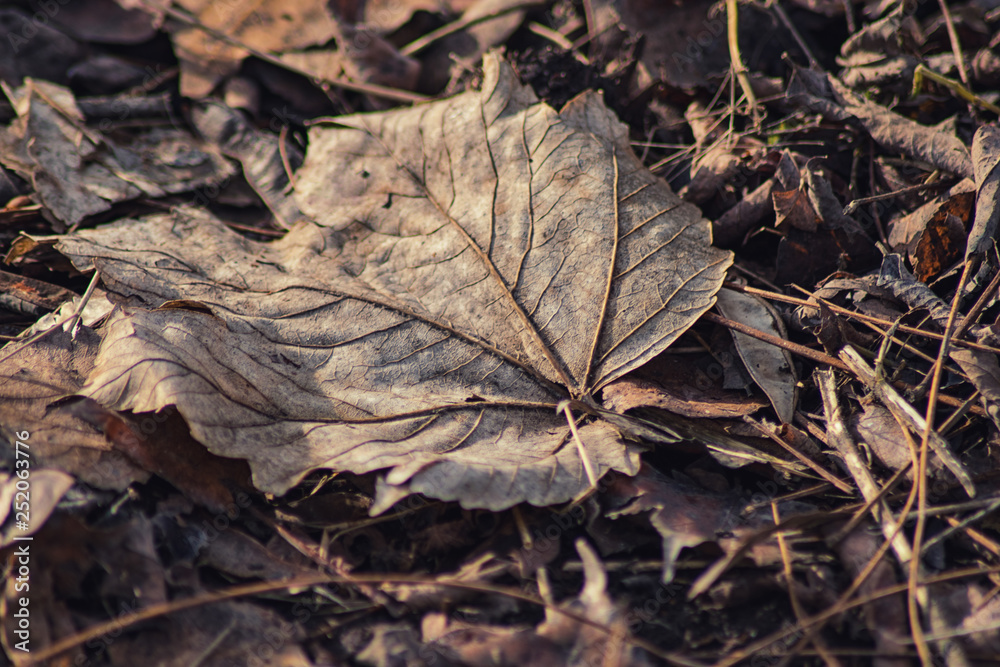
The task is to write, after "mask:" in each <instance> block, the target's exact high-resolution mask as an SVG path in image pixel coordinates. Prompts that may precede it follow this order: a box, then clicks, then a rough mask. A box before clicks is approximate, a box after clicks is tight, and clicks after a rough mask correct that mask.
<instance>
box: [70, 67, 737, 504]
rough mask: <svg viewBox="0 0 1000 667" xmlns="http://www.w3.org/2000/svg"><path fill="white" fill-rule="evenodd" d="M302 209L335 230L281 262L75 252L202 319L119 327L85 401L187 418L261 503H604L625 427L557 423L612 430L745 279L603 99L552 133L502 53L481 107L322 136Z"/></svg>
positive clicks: (232, 244)
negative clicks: (326, 480) (332, 485)
mask: <svg viewBox="0 0 1000 667" xmlns="http://www.w3.org/2000/svg"><path fill="white" fill-rule="evenodd" d="M297 198H298V201H299V205H300V208H301V210H302V211H303V212H304V213H306V214H307V215H311V216H313V217H314V218H316V219H317V221H318V222H319V223H320V225H321V226H316V225H311V224H303V225H299V226H297V227H295V228H294V229H293V230H292V231H291V232H290V233H289V234H288V235H287V236H286V237H285V238H284V239H282V240H281V241H279V242H276V243H273V244H270V245H267V244H260V243H254V242H251V241H247V240H245V239H243V238H241V237H239V236H237V235H235V234H234V233H232V232H230V231H228V230H227V229H226V228H225V227H224V226H223V225H222V224H220V223H219V222H218V221H216V220H214V219H212V218H210V217H209V216H208V215H207V214H202V213H198V212H196V211H184V212H183V213H179V214H178V215H176V216H174V215H157V216H151V217H149V218H146V219H144V220H139V221H135V220H129V221H124V222H121V223H118V224H116V225H111V226H108V227H104V228H100V229H97V230H93V231H86V232H80V233H79V234H75V235H72V236H66V237H63V238H62V240H61V241H60V245H59V248H60V249H61V251H62V252H64V253H66V254H67V255H69V256H71V257H72V259H73V260H74V261H75V262H76V263H77V265H78V266H80V267H87V266H91V265H96V266H98V267H100V269H101V275H102V278H103V279H104V280H105V282H106V284H107V285H108V287H109V289H110V290H111V291H112V292H114V293H115V294H117V296H118V299H119V301H127V302H129V303H130V304H135V305H143V306H146V307H156V306H159V305H161V304H162V303H163V302H165V301H174V300H187V301H189V302H198V303H199V304H201V307H200V308H198V309H194V310H191V309H185V308H177V309H170V310H165V309H164V310H159V311H150V310H145V309H144V308H135V307H126V308H123V309H121V310H119V311H118V312H117V313H116V314H114V315H113V316H112V317H111V318H110V319H109V321H108V324H107V326H106V328H105V329H104V341H103V345H102V347H101V353H100V355H99V358H98V360H97V363H96V365H95V369H94V372H93V373H91V375H90V377H89V380H88V385H87V388H86V390H85V393H86V395H88V396H90V397H91V398H94V399H95V400H97V401H98V402H100V403H102V404H104V405H105V406H106V407H108V408H109V409H115V410H128V409H131V410H133V411H137V412H147V411H155V410H158V409H160V408H162V407H164V406H167V405H175V406H176V407H177V409H178V411H179V412H180V413H181V415H182V416H183V417H184V418H185V419H186V420H187V422H188V424H189V425H190V427H191V432H192V435H194V437H195V438H196V439H198V440H199V441H201V442H202V443H204V444H205V445H207V446H208V448H209V450H210V451H212V452H213V453H215V454H219V455H222V456H228V457H236V458H245V459H247V460H248V461H249V463H250V466H251V468H252V470H253V475H254V482H255V484H256V486H257V487H258V488H259V489H261V490H264V491H267V492H271V493H279V494H280V493H284V492H285V491H287V490H288V489H289V488H291V487H292V486H293V485H295V484H296V483H297V482H298V481H299V480H301V479H302V477H304V476H305V475H306V474H308V473H309V472H310V471H312V470H314V469H317V468H334V469H339V470H349V471H352V472H355V473H364V472H368V471H373V470H379V469H389V472H388V473H387V475H386V477H385V483H384V484H382V485H381V488H380V491H379V496H380V497H379V499H378V500H377V502H376V504H375V506H374V508H373V511H374V512H376V513H377V512H380V511H383V510H385V509H386V508H387V507H389V506H390V505H391V504H392V503H393V502H395V500H396V499H398V498H399V497H401V496H405V495H407V494H410V493H425V494H427V495H430V496H432V497H435V498H440V499H446V500H459V501H460V502H461V503H462V504H463V505H464V506H466V507H482V508H487V509H494V510H498V509H501V508H504V507H509V506H511V505H513V504H516V503H519V502H524V501H527V502H530V503H532V504H535V505H549V504H553V503H558V502H563V501H566V500H569V499H571V498H573V497H576V496H577V495H579V494H580V493H582V492H584V491H586V490H587V489H588V488H589V487H590V486H591V483H592V481H591V479H590V477H591V475H590V474H589V473H588V471H587V470H586V467H587V465H588V462H589V464H591V465H592V466H593V472H594V474H595V475H596V476H599V475H600V474H602V473H603V472H605V471H607V470H608V469H612V468H613V469H616V470H619V471H622V472H627V473H633V472H635V470H636V469H637V464H638V455H637V451H636V449H635V447H634V446H633V445H628V444H626V443H625V441H624V440H623V439H622V437H621V435H620V434H619V431H618V429H617V428H616V427H615V426H613V425H612V424H611V423H610V422H608V421H607V419H612V420H613V421H615V422H616V423H619V424H628V423H629V419H628V418H625V417H620V416H616V415H612V414H605V415H604V418H601V419H595V418H593V417H587V418H585V419H581V420H580V421H579V424H578V425H574V427H575V428H577V430H578V433H579V441H577V440H576V438H575V436H574V435H573V433H572V431H571V429H570V428H569V425H568V424H567V421H566V416H565V415H564V414H557V413H556V408H557V406H559V405H560V404H561V402H562V401H564V400H566V399H572V400H573V401H574V402H573V403H572V406H573V409H574V410H576V411H577V413H578V417H581V416H582V415H579V412H580V411H581V410H582V411H583V413H588V414H589V413H597V412H598V410H597V408H598V407H599V406H598V405H597V403H596V401H595V399H594V398H593V395H594V393H595V392H596V391H597V390H599V389H600V388H601V387H603V386H604V385H605V384H607V383H609V382H611V381H612V380H614V379H616V378H618V377H620V376H622V375H624V374H625V373H627V372H629V371H630V370H633V369H635V368H637V367H638V366H640V365H642V364H643V363H645V362H646V361H648V360H649V359H651V358H653V357H654V356H656V355H657V354H659V353H660V352H662V351H663V350H664V349H665V348H666V347H667V346H668V345H670V343H671V342H673V341H674V340H675V339H676V338H677V337H678V336H680V335H681V333H683V331H684V330H685V329H686V328H687V327H688V326H690V325H691V324H692V323H693V322H694V321H695V320H696V319H697V318H698V317H699V316H700V315H701V314H702V313H703V312H705V310H706V309H708V308H709V307H711V306H712V304H713V303H714V300H715V293H716V292H717V290H718V289H719V286H720V284H721V281H722V278H723V275H724V273H725V270H726V268H727V267H728V265H729V263H730V262H731V256H730V254H729V253H728V252H723V251H721V250H717V249H715V248H712V247H711V246H710V228H709V224H708V222H707V221H705V220H704V219H703V218H701V216H700V215H699V214H698V212H697V209H695V208H694V207H693V206H689V205H686V204H684V203H683V202H681V201H680V200H679V199H678V198H677V197H676V195H674V194H673V193H672V192H671V191H670V190H669V188H668V187H667V186H666V185H665V184H664V183H663V182H662V181H660V180H659V179H657V178H656V177H655V176H653V175H652V174H651V173H650V172H649V171H647V170H646V169H645V168H644V167H643V166H642V164H641V163H640V161H639V160H638V158H636V156H635V155H634V154H633V153H632V152H631V149H630V148H629V147H628V133H627V132H626V129H625V127H624V126H623V125H622V124H621V123H619V121H618V120H617V119H616V118H615V117H614V115H613V114H612V113H611V112H610V111H609V110H608V109H607V107H605V106H604V104H603V103H602V101H601V99H600V96H599V95H597V94H593V93H584V94H583V95H581V96H579V97H578V98H576V99H575V100H573V101H571V102H570V103H569V104H568V105H567V106H566V107H565V108H564V109H563V110H562V111H561V112H558V113H557V112H556V111H555V110H553V109H552V108H551V107H549V106H548V105H546V104H544V103H540V102H538V101H537V100H536V98H535V96H534V95H533V94H532V92H531V91H530V90H529V89H527V88H525V87H522V86H521V85H519V84H518V83H517V81H516V79H515V77H514V74H513V72H512V71H511V69H510V68H509V67H508V66H507V65H506V64H504V63H502V62H501V61H500V59H499V58H497V57H495V56H491V57H488V58H487V60H486V63H485V83H484V86H483V90H482V92H469V93H466V94H463V95H460V96H458V97H455V98H452V99H448V100H443V101H440V102H436V103H434V104H428V105H425V106H418V107H415V108H413V109H405V110H401V111H393V112H387V113H380V114H371V115H364V116H352V117H344V118H339V119H337V120H336V125H335V126H319V127H315V128H314V129H313V130H312V131H311V135H310V149H309V154H308V155H307V156H306V161H305V164H304V165H303V167H302V169H300V170H299V172H298V174H297ZM220 258H225V259H224V261H220ZM206 309H207V310H209V311H211V313H212V314H211V315H209V314H207V313H206ZM581 450H585V451H586V456H585V457H581V455H580V451H581Z"/></svg>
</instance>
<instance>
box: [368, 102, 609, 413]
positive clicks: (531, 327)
mask: <svg viewBox="0 0 1000 667" xmlns="http://www.w3.org/2000/svg"><path fill="white" fill-rule="evenodd" d="M483 123H484V128H485V126H486V121H485V118H484V119H483ZM365 130H366V132H367V133H368V134H369V136H371V137H372V138H374V139H375V140H376V141H377V142H378V143H379V144H380V145H381V146H382V148H383V149H384V150H385V151H386V154H388V155H390V156H392V158H393V160H395V161H396V164H397V165H398V166H399V168H400V169H401V170H403V171H404V172H405V173H406V174H407V176H408V177H409V178H410V179H411V180H412V181H413V183H414V184H415V185H416V186H417V187H418V188H420V190H421V191H422V192H423V194H424V196H425V197H426V198H427V200H428V201H429V202H430V203H431V204H432V205H433V206H434V208H435V209H436V210H437V211H438V213H439V214H440V215H441V216H442V217H443V218H444V219H445V220H447V221H448V223H449V224H450V225H451V226H452V228H453V229H454V230H455V231H456V232H457V233H458V234H459V235H460V236H461V237H462V239H463V240H464V241H465V243H466V244H467V246H468V247H469V248H470V249H471V250H472V251H473V252H474V253H475V254H476V256H477V257H478V258H479V260H480V261H481V262H482V263H483V265H484V266H485V267H486V269H487V271H488V272H489V274H490V278H491V279H492V280H493V281H494V282H495V283H496V284H497V285H498V286H499V287H500V289H501V291H502V293H503V294H504V297H505V298H506V299H507V300H508V302H509V303H510V306H511V308H512V309H513V310H514V312H515V313H517V315H518V317H519V318H520V320H521V322H522V323H523V324H524V326H525V327H526V328H527V330H528V331H529V333H530V336H531V338H532V341H533V342H534V343H535V345H537V346H538V349H539V350H540V351H541V353H542V354H543V356H544V357H545V359H546V360H547V361H548V362H549V363H550V364H551V365H552V368H553V369H554V370H555V371H556V373H557V374H558V375H559V378H560V379H561V380H562V383H563V385H564V386H565V389H566V390H567V392H568V393H569V395H570V397H571V398H573V399H576V400H579V401H583V402H584V403H585V404H587V405H590V406H593V405H594V404H595V401H594V399H593V398H592V397H591V395H590V394H591V391H592V387H591V385H590V379H591V375H592V373H593V368H594V364H595V361H596V357H597V349H598V346H599V344H600V338H601V331H602V329H603V327H604V321H605V318H606V317H607V309H608V301H609V299H610V294H611V288H612V285H613V281H614V276H615V259H616V256H617V251H618V237H619V210H618V209H619V196H618V184H619V173H618V157H617V155H615V154H614V153H612V160H613V165H614V179H613V184H612V187H613V190H614V192H613V200H612V201H614V203H615V206H614V228H613V230H612V234H613V246H612V252H611V256H610V258H609V261H608V268H607V279H606V281H605V288H604V296H603V299H602V303H601V309H600V316H599V317H598V319H597V322H596V325H595V327H594V332H593V338H592V341H591V345H590V351H589V354H588V356H587V369H586V372H585V374H584V376H583V379H582V380H581V381H580V382H576V381H574V379H573V377H572V375H571V374H570V372H569V371H568V370H567V368H566V366H565V364H563V363H562V362H561V361H560V360H559V358H558V357H557V355H556V354H555V352H554V351H553V350H552V349H551V348H550V347H549V346H548V345H547V344H546V343H545V341H544V340H543V339H542V336H541V334H540V332H539V331H538V328H537V327H536V326H535V322H534V321H533V320H532V318H531V316H530V315H528V313H527V312H525V310H524V308H523V307H522V306H521V304H520V303H519V302H518V300H517V299H516V298H515V296H514V293H513V288H512V286H510V285H508V284H507V281H506V280H504V278H503V276H502V275H501V274H500V271H499V269H498V268H497V266H496V264H495V263H494V262H493V260H492V258H491V257H490V255H489V253H488V252H487V251H486V250H484V249H483V248H482V247H480V245H479V244H478V243H477V242H476V240H475V239H474V238H472V236H471V235H470V234H469V232H468V231H467V230H466V229H465V227H463V226H462V223H461V222H459V221H458V220H457V219H456V218H455V217H454V216H453V215H451V214H450V213H449V212H448V210H447V208H446V207H445V206H444V205H443V204H442V202H440V201H439V200H438V198H437V197H435V196H434V194H433V193H432V192H431V191H430V188H428V187H427V184H426V182H425V181H424V180H423V179H422V178H421V177H420V176H418V175H417V174H416V173H415V172H414V171H413V169H412V168H410V166H409V165H407V164H406V163H405V161H403V160H402V159H401V158H400V157H399V155H398V154H397V153H396V151H394V150H393V149H392V148H391V147H390V146H389V145H388V143H386V142H385V140H383V138H382V137H381V136H380V135H379V133H378V132H375V131H374V130H373V129H372V128H371V127H370V126H367V123H366V127H365ZM485 145H486V149H487V151H488V152H489V155H490V163H491V165H492V167H493V173H494V185H493V187H494V190H495V189H496V188H498V187H499V185H500V177H499V174H498V171H497V169H496V163H495V160H494V156H493V152H492V147H491V145H490V142H489V139H488V137H487V138H486V140H485ZM528 205H529V206H531V207H533V206H534V202H529V203H528ZM491 215H493V216H495V211H491ZM518 273H519V274H520V271H519V272H518ZM431 323H432V324H434V325H435V326H439V327H442V328H445V329H446V330H448V331H449V332H451V333H458V334H459V335H461V336H462V337H463V338H465V339H466V340H469V341H470V342H472V343H474V344H476V345H478V346H480V347H482V348H483V349H484V350H486V351H488V352H490V353H494V354H496V353H498V349H497V348H496V347H495V346H494V345H491V344H489V343H488V342H486V341H483V340H481V339H479V338H478V337H474V336H468V335H465V334H462V333H461V332H457V331H456V330H455V329H454V328H452V327H451V326H448V325H446V324H443V323H441V322H437V321H434V320H431ZM501 356H502V357H503V358H505V359H506V360H508V361H510V362H511V363H514V364H515V365H517V366H519V367H520V368H523V369H524V370H525V371H527V372H528V373H530V374H531V375H532V376H534V377H536V378H539V379H542V378H543V377H544V376H543V375H542V374H540V372H539V371H540V369H535V368H534V367H532V366H531V365H529V364H525V363H522V362H521V361H519V360H517V359H514V358H513V357H510V356H509V355H506V354H502V355H501ZM545 384H546V385H548V384H549V383H548V382H545Z"/></svg>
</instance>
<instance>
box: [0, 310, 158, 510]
mask: <svg viewBox="0 0 1000 667" xmlns="http://www.w3.org/2000/svg"><path fill="white" fill-rule="evenodd" d="M99 344H100V339H99V338H98V336H96V335H95V334H94V333H93V331H91V330H90V329H89V328H87V327H83V328H82V329H81V330H80V332H79V334H78V335H77V337H76V338H75V339H73V338H72V337H71V336H70V334H69V333H68V332H63V331H57V332H53V333H52V334H49V335H48V336H47V337H46V338H43V339H42V340H40V341H38V342H36V343H34V344H31V345H25V344H24V342H23V341H14V342H11V343H9V344H8V345H7V346H6V347H4V348H3V349H2V350H0V358H2V361H0V439H2V440H5V441H6V442H7V443H10V444H9V447H10V449H9V450H8V451H13V450H14V449H15V444H14V443H15V442H16V441H18V440H21V441H23V442H25V444H26V445H27V446H28V448H27V450H28V452H29V453H30V455H31V461H32V467H33V468H42V467H45V468H55V469H57V470H61V471H63V472H66V473H69V474H71V475H73V477H75V478H76V479H77V480H79V481H82V482H85V483H87V484H90V485H92V486H96V487H98V488H104V489H118V490H121V489H124V488H125V487H127V486H128V485H129V484H131V483H132V482H135V481H144V480H145V479H146V478H147V477H148V474H147V473H146V472H144V471H143V470H141V469H139V468H138V467H136V466H135V465H133V464H132V463H131V462H130V461H128V460H127V459H126V458H125V457H124V456H122V455H121V454H120V453H119V452H116V451H113V450H112V447H111V445H109V444H108V443H107V441H106V440H105V439H104V436H102V435H101V434H100V433H99V432H98V431H97V430H95V429H94V428H93V427H91V426H90V425H89V424H87V423H86V422H85V421H83V420H81V419H79V418H78V417H75V416H73V415H71V414H69V413H68V412H67V411H65V410H60V409H58V408H55V407H50V406H52V405H53V404H54V403H56V402H57V401H58V400H59V399H61V398H63V397H64V396H66V395H68V394H73V393H74V392H77V391H79V390H80V389H81V388H82V387H83V382H84V378H85V377H86V376H87V374H88V373H90V371H91V370H92V368H93V363H94V357H95V355H96V354H97V347H98V345H99ZM19 433H21V434H24V433H26V434H27V436H25V435H20V436H19V435H18V434H19ZM4 446H5V447H6V446H8V445H6V444H5V445H4ZM22 451H23V448H22ZM11 456H12V457H13V454H11Z"/></svg>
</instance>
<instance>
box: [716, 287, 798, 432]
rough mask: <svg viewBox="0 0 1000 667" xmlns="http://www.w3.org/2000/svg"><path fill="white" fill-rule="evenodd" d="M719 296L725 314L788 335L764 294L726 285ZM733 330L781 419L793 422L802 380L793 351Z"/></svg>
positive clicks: (741, 351) (749, 366)
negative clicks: (793, 358)
mask: <svg viewBox="0 0 1000 667" xmlns="http://www.w3.org/2000/svg"><path fill="white" fill-rule="evenodd" d="M718 299H719V303H718V307H719V310H720V311H721V312H722V314H723V315H724V316H725V317H728V318H729V319H731V320H735V321H737V322H740V323H741V324H746V325H748V326H751V327H753V328H755V329H757V330H759V331H763V332H765V333H769V334H772V335H774V336H778V337H779V338H787V335H786V333H785V324H784V322H782V321H781V317H780V316H779V315H778V314H777V313H776V312H775V311H774V309H773V308H771V307H770V306H769V305H768V304H767V302H765V301H764V300H763V299H761V298H760V297H758V296H754V295H752V294H744V293H743V292H737V291H735V290H730V289H724V290H720V291H719V294H718ZM732 334H733V340H734V341H735V343H736V350H737V352H739V355H740V359H742V360H743V363H744V364H745V365H746V368H747V371H748V372H749V373H750V377H752V378H753V380H754V382H756V383H757V386H759V387H760V388H761V389H763V390H764V393H765V394H767V397H768V398H769V399H770V400H771V405H772V406H774V411H775V412H776V413H778V417H779V418H781V421H782V422H784V423H786V424H788V423H791V421H792V415H793V414H794V413H795V397H796V385H797V383H798V380H797V379H796V377H795V366H794V364H793V362H792V355H791V353H790V352H788V350H783V349H781V348H780V347H776V346H774V345H771V344H770V343H765V342H764V341H761V340H758V339H756V338H752V337H750V336H747V335H746V334H741V333H737V332H735V331H733V332H732Z"/></svg>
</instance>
